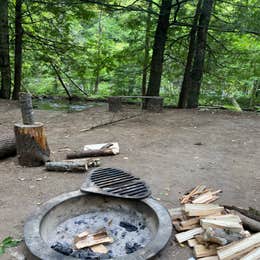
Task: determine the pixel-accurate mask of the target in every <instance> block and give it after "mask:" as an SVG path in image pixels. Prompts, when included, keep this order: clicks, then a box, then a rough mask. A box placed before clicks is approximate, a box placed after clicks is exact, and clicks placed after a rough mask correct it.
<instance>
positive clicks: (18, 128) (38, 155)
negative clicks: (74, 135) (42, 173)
mask: <svg viewBox="0 0 260 260" xmlns="http://www.w3.org/2000/svg"><path fill="white" fill-rule="evenodd" d="M14 133H15V137H16V149H17V154H18V160H19V164H20V165H22V166H40V165H43V164H45V162H47V161H49V156H50V149H49V146H48V143H47V139H46V134H45V129H44V126H43V124H42V123H35V124H33V125H24V124H15V125H14Z"/></svg>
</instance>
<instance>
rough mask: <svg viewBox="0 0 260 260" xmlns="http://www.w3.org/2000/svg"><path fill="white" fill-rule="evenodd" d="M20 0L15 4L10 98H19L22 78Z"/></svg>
mask: <svg viewBox="0 0 260 260" xmlns="http://www.w3.org/2000/svg"><path fill="white" fill-rule="evenodd" d="M22 37H23V28H22V0H16V5H15V56H14V90H13V95H12V99H18V98H19V92H20V89H21V80H22Z"/></svg>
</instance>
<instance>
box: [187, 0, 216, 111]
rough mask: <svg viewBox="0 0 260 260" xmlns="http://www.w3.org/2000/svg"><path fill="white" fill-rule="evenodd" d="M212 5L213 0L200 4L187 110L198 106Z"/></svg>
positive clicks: (205, 0) (206, 0)
mask: <svg viewBox="0 0 260 260" xmlns="http://www.w3.org/2000/svg"><path fill="white" fill-rule="evenodd" d="M213 3H214V0H204V1H203V3H202V8H201V14H200V19H199V26H198V29H197V39H196V46H195V55H194V61H193V64H192V70H191V87H190V88H189V91H188V104H187V107H188V108H196V107H198V104H199V94H200V87H201V81H202V77H203V68H204V60H205V53H206V43H207V34H208V27H209V22H210V17H211V12H212V8H213Z"/></svg>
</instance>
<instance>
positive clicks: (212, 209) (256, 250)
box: [169, 185, 260, 260]
mask: <svg viewBox="0 0 260 260" xmlns="http://www.w3.org/2000/svg"><path fill="white" fill-rule="evenodd" d="M220 192H221V191H220V190H217V191H212V190H210V189H207V188H206V187H205V186H204V185H199V186H197V187H195V188H194V189H193V190H192V191H190V192H188V193H187V194H185V195H184V196H182V198H181V199H180V201H181V204H183V206H182V207H180V208H175V209H171V210H169V213H170V215H171V217H172V220H173V222H172V223H173V226H174V227H175V229H176V231H177V232H178V233H177V234H176V235H175V238H176V240H177V242H178V243H179V244H183V243H186V242H187V244H188V246H189V247H191V248H193V252H194V257H196V259H200V260H216V259H220V260H230V259H244V260H245V259H247V260H249V259H260V232H258V233H255V234H250V232H249V231H247V230H244V227H243V225H242V224H243V223H242V220H241V218H240V216H239V214H236V212H235V211H231V210H228V209H226V208H225V207H223V206H220V205H218V204H212V203H211V202H213V201H215V200H216V199H218V196H217V194H219V193H220Z"/></svg>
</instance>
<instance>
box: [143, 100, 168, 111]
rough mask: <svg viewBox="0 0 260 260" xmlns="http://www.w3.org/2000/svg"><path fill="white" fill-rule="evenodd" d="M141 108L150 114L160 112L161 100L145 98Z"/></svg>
mask: <svg viewBox="0 0 260 260" xmlns="http://www.w3.org/2000/svg"><path fill="white" fill-rule="evenodd" d="M142 108H143V109H146V110H149V111H152V112H161V111H162V109H163V98H162V97H149V98H146V99H145V102H144V103H143V107H142Z"/></svg>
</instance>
